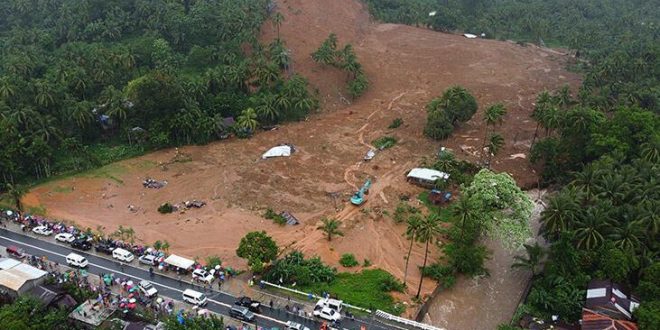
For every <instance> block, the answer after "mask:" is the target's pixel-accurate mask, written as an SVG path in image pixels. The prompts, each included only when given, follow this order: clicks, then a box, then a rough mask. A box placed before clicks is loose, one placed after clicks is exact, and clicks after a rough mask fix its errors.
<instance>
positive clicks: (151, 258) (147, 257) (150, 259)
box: [138, 254, 158, 266]
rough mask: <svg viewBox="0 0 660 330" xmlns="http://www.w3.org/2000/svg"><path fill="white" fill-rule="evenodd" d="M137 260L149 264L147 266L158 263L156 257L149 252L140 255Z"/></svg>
mask: <svg viewBox="0 0 660 330" xmlns="http://www.w3.org/2000/svg"><path fill="white" fill-rule="evenodd" d="M138 261H139V262H140V263H141V264H145V265H149V266H155V265H156V264H157V263H158V258H156V257H155V256H153V255H151V254H145V255H143V256H140V257H139V258H138Z"/></svg>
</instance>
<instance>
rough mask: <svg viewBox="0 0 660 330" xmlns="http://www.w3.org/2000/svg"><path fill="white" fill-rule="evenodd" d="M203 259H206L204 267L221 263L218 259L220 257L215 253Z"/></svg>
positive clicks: (210, 267)
mask: <svg viewBox="0 0 660 330" xmlns="http://www.w3.org/2000/svg"><path fill="white" fill-rule="evenodd" d="M205 261H206V267H208V268H209V269H212V268H215V266H220V265H222V259H220V257H218V256H216V255H213V256H208V257H206V260H205Z"/></svg>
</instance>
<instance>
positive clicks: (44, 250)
mask: <svg viewBox="0 0 660 330" xmlns="http://www.w3.org/2000/svg"><path fill="white" fill-rule="evenodd" d="M0 238H2V239H5V240H7V241H10V242H14V243H16V244H20V245H24V246H28V247H30V248H33V249H36V250H39V251H43V252H46V253H50V254H54V255H56V256H60V257H62V258H66V256H65V255H63V254H60V253H57V252H53V251H48V250H46V249H43V248H40V247H38V246H34V245H32V244H28V243H25V242H21V241H17V240H15V239H11V238H9V237H4V236H0ZM51 244H52V243H51ZM85 254H87V253H85ZM89 264H90V265H93V266H95V267H97V268H101V269H104V270H107V271H109V272H112V273H119V274H122V275H124V276H127V277H132V278H136V279H140V280H144V281H147V280H146V279H144V278H141V277H139V276H135V275H131V274H126V273H124V272H121V271H117V270H114V269H110V268H107V267H104V266H101V265H97V264H93V263H91V262H90V263H89ZM131 268H134V269H138V270H142V269H140V268H135V267H131ZM149 282H150V283H152V284H154V285H158V286H161V287H163V288H166V289H170V290H172V291H177V292H183V290H180V289H177V288H173V287H171V286H169V285H165V284H160V283H158V282H152V281H149ZM170 298H172V297H170ZM172 299H175V298H172ZM208 301H210V302H212V303H215V304H218V305H220V306H224V307H227V308H231V305H229V304H225V303H223V302H220V301H217V300H213V299H208ZM254 315H256V316H258V317H261V318H263V319H266V320H269V321H272V322H275V323H279V324H286V322H283V321H280V320H278V319H274V318H272V317H268V316H266V315H261V314H257V313H254Z"/></svg>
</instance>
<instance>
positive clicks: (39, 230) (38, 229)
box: [32, 226, 53, 236]
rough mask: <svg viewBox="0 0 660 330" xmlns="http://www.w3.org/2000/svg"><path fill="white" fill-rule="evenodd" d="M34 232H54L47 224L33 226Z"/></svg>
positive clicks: (46, 234) (42, 233) (39, 233)
mask: <svg viewBox="0 0 660 330" xmlns="http://www.w3.org/2000/svg"><path fill="white" fill-rule="evenodd" d="M32 232H33V233H35V234H38V235H43V236H50V235H52V234H53V230H52V229H49V228H48V227H46V226H37V227H34V228H32Z"/></svg>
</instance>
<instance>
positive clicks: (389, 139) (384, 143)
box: [371, 136, 397, 149]
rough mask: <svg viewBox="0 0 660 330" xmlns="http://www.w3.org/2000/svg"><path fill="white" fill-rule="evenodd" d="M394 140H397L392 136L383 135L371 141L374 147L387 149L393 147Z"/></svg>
mask: <svg viewBox="0 0 660 330" xmlns="http://www.w3.org/2000/svg"><path fill="white" fill-rule="evenodd" d="M396 142H397V139H396V138H395V137H393V136H383V137H381V138H378V139H376V140H374V141H373V142H371V143H372V144H373V145H374V147H376V148H378V149H387V148H391V147H394V145H395V144H396Z"/></svg>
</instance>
